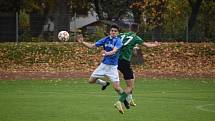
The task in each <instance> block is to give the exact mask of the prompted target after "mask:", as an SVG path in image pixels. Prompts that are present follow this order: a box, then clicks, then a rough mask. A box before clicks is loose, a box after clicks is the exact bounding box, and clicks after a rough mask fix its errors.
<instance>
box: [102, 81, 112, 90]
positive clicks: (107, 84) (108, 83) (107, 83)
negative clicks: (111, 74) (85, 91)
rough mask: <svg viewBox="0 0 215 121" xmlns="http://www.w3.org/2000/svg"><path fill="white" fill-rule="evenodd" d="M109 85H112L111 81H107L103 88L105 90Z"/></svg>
mask: <svg viewBox="0 0 215 121" xmlns="http://www.w3.org/2000/svg"><path fill="white" fill-rule="evenodd" d="M109 85H110V82H106V84H105V85H103V86H102V90H105V89H106V88H107V86H109Z"/></svg>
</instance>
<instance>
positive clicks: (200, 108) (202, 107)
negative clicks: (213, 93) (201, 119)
mask: <svg viewBox="0 0 215 121" xmlns="http://www.w3.org/2000/svg"><path fill="white" fill-rule="evenodd" d="M214 105H215V104H206V105H199V106H196V109H198V110H201V111H207V112H213V113H215V110H211V109H207V107H208V106H214Z"/></svg>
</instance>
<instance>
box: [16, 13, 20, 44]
mask: <svg viewBox="0 0 215 121" xmlns="http://www.w3.org/2000/svg"><path fill="white" fill-rule="evenodd" d="M18 42H19V14H18V12H16V44H18Z"/></svg>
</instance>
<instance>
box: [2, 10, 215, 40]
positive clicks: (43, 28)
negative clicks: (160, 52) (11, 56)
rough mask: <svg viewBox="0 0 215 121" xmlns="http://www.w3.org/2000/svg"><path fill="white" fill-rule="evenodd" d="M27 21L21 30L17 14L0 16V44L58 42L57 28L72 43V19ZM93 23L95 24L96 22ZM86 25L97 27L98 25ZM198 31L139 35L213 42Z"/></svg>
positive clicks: (152, 38)
mask: <svg viewBox="0 0 215 121" xmlns="http://www.w3.org/2000/svg"><path fill="white" fill-rule="evenodd" d="M58 17H60V16H58ZM55 18H56V17H55ZM29 21H30V22H29V25H28V26H25V27H24V28H23V27H21V25H20V19H19V18H18V15H17V14H15V13H14V14H11V15H0V42H35V41H58V39H57V33H58V32H59V31H60V29H59V28H65V30H66V31H69V33H70V34H71V39H70V41H73V40H72V39H73V37H72V36H73V35H74V32H72V31H71V26H72V25H71V23H77V22H78V21H77V20H75V22H74V20H73V19H68V21H67V22H68V23H67V24H66V26H65V24H57V23H56V22H57V21H56V20H52V19H51V18H48V19H47V18H43V17H41V16H38V15H30V16H29ZM71 21H73V22H71ZM58 22H59V21H58ZM93 23H96V21H95V22H93ZM88 25H91V26H99V24H98V25H96V24H88ZM89 28H90V27H89ZM91 28H92V27H91ZM94 28H96V27H94ZM73 30H74V28H73ZM199 31H200V32H198V33H187V32H183V33H182V32H181V33H180V32H175V33H165V32H141V33H140V34H139V35H140V37H142V38H143V39H145V40H158V41H163V42H176V41H184V42H209V41H210V42H215V35H214V34H213V35H212V36H210V38H208V37H206V36H205V35H204V32H201V31H203V30H201V29H199ZM200 33H201V34H200ZM95 34H96V33H95Z"/></svg>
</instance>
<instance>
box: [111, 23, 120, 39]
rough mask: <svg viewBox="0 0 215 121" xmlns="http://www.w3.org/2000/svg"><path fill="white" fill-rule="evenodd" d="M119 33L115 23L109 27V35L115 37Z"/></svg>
mask: <svg viewBox="0 0 215 121" xmlns="http://www.w3.org/2000/svg"><path fill="white" fill-rule="evenodd" d="M118 34H119V27H118V26H117V25H111V27H110V36H111V37H116V36H117V35H118Z"/></svg>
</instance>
